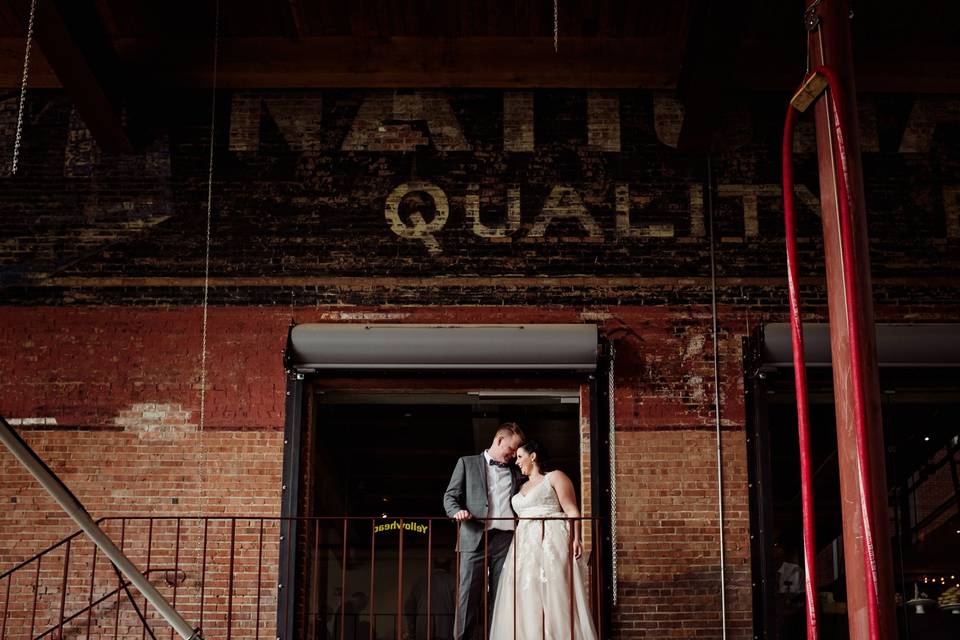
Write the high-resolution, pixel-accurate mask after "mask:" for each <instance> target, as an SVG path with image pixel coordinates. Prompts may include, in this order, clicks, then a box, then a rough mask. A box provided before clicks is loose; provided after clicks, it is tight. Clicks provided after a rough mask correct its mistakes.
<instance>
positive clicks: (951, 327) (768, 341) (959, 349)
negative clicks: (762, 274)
mask: <svg viewBox="0 0 960 640" xmlns="http://www.w3.org/2000/svg"><path fill="white" fill-rule="evenodd" d="M875 327H876V332H877V333H876V335H877V362H878V364H879V366H881V367H957V366H960V324H877V325H875ZM803 343H804V344H803V347H804V348H803V351H804V357H805V359H806V362H807V366H808V367H829V366H830V363H831V358H830V327H829V325H826V324H804V325H803ZM761 359H762V361H763V364H765V365H767V366H773V367H792V366H793V349H792V348H791V343H790V324H789V323H786V322H778V323H771V324H767V325H764V327H763V349H762V351H761Z"/></svg>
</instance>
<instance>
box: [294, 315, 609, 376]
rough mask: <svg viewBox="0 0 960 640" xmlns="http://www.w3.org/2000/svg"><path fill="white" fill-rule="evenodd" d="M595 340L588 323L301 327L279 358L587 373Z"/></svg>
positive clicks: (300, 363)
mask: <svg viewBox="0 0 960 640" xmlns="http://www.w3.org/2000/svg"><path fill="white" fill-rule="evenodd" d="M597 339H598V336H597V327H596V326H595V325H590V324H526V325H507V324H503V325H471V324H461V325H427V324H403V325H396V324H301V325H297V326H295V327H293V329H292V330H291V332H290V342H289V344H288V346H287V359H288V363H289V365H290V366H292V367H294V368H296V369H298V370H318V369H347V370H349V369H364V370H373V369H394V370H395V369H409V370H419V369H457V370H470V369H486V370H505V371H508V370H512V371H518V370H555V371H593V370H594V369H596V367H597Z"/></svg>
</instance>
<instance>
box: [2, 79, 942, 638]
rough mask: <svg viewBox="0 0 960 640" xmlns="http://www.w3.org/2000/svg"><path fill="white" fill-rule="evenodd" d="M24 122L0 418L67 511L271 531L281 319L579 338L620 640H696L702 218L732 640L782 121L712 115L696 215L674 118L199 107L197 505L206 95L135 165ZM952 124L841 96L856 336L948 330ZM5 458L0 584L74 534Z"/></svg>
mask: <svg viewBox="0 0 960 640" xmlns="http://www.w3.org/2000/svg"><path fill="white" fill-rule="evenodd" d="M31 95H32V97H31V100H30V104H29V109H28V115H29V118H28V122H29V126H28V128H27V134H26V139H25V147H24V150H23V152H24V153H23V157H22V162H23V165H22V166H23V168H24V170H23V172H22V173H21V174H20V175H18V176H15V177H14V176H9V175H6V174H2V175H0V286H2V289H0V305H2V307H0V366H2V372H0V413H2V414H3V415H4V416H6V417H8V418H15V419H19V420H21V421H24V423H23V429H24V434H25V437H26V439H27V440H28V441H29V442H30V443H31V444H32V445H34V446H35V447H37V449H38V450H39V451H40V453H41V455H43V456H45V458H46V459H47V461H48V463H49V464H50V466H51V467H52V468H53V469H54V471H56V472H57V473H59V474H61V475H62V476H63V477H64V478H65V479H66V480H67V482H68V483H69V484H70V485H71V487H72V488H73V489H74V490H75V492H76V493H77V495H78V496H79V497H80V498H81V500H83V501H85V502H86V503H87V505H88V507H89V508H90V509H91V511H92V512H93V513H94V515H96V516H106V515H117V514H129V513H154V514H160V513H178V514H188V513H193V512H195V510H196V509H197V508H199V505H198V503H199V502H203V503H204V506H205V511H207V512H221V513H236V512H237V511H241V512H242V515H255V514H264V515H275V514H277V513H278V512H279V484H280V473H281V461H280V456H281V453H282V437H281V432H280V428H281V425H282V421H283V416H282V411H283V404H282V403H283V389H284V377H283V371H282V367H281V362H280V351H281V349H282V348H283V345H284V341H285V337H286V329H287V326H288V323H289V321H290V319H291V318H294V319H296V320H297V321H298V322H438V323H465V322H489V323H516V322H545V323H549V322H591V323H596V324H598V325H599V326H600V327H601V330H602V331H604V332H605V333H606V334H607V335H608V336H609V337H610V338H611V339H613V340H615V341H616V343H617V352H618V359H617V365H616V376H617V389H616V395H615V404H616V417H617V429H618V431H617V470H616V474H617V484H618V500H617V509H618V514H619V518H618V522H619V527H620V529H619V536H618V559H619V567H620V578H621V582H620V591H619V594H618V595H619V601H620V604H619V606H618V608H617V610H616V611H615V627H616V632H617V634H618V636H617V637H624V638H627V637H663V636H672V637H720V635H721V634H720V628H719V584H720V579H719V548H718V539H719V530H718V527H719V522H718V519H717V518H718V509H717V507H718V505H717V485H716V478H715V466H716V458H715V456H716V443H715V439H714V425H715V420H716V409H715V407H714V406H713V395H714V394H713V391H714V389H713V344H712V337H711V334H710V327H711V322H712V318H711V314H710V307H709V303H710V300H711V288H710V279H709V275H710V262H709V255H710V244H709V241H708V235H709V234H708V227H707V225H708V223H709V210H708V205H709V201H710V200H712V201H713V203H714V224H715V231H716V236H717V242H716V246H715V249H716V267H717V276H718V287H719V288H718V290H717V296H718V300H719V303H720V334H719V336H718V338H719V349H720V351H719V356H720V367H721V370H720V381H721V386H720V396H721V412H720V417H721V422H722V427H723V443H722V444H723V446H722V461H721V463H722V468H723V473H724V483H725V484H724V505H723V506H724V514H725V536H726V538H725V539H726V546H725V556H726V565H725V571H726V579H727V590H726V597H727V604H728V607H729V610H728V621H729V631H730V634H731V636H732V637H740V638H746V637H748V636H749V635H750V619H751V611H750V585H749V575H748V571H749V569H748V568H747V564H748V554H749V535H748V531H747V527H748V522H749V518H748V515H747V508H748V507H747V493H746V466H745V465H746V461H745V452H744V449H745V446H744V436H743V422H744V416H743V388H742V379H741V373H740V367H741V361H742V354H741V353H740V350H741V338H742V337H743V336H744V335H747V334H748V333H749V332H750V331H751V330H752V329H753V328H754V327H756V326H757V325H759V324H761V323H763V322H765V321H770V320H776V321H781V320H783V319H784V318H785V314H784V309H785V308H786V298H785V286H784V285H785V282H784V273H785V267H784V262H783V231H782V228H781V222H780V215H781V211H780V203H779V187H778V186H777V183H778V180H779V142H778V141H779V135H780V133H779V130H780V126H781V121H780V118H781V117H782V113H783V108H782V107H783V102H784V100H782V99H780V97H777V96H763V95H759V96H751V97H749V99H748V101H747V102H746V103H744V104H743V105H742V108H739V109H737V110H736V111H735V112H734V113H731V114H730V117H729V118H727V119H726V123H727V124H726V126H725V128H724V130H723V131H722V132H721V138H722V140H723V141H724V149H725V151H723V152H721V153H719V154H717V155H715V156H714V157H712V158H711V165H712V166H711V169H712V172H713V175H714V176H715V179H716V182H717V184H716V188H715V192H714V193H713V194H712V195H713V198H708V197H707V195H708V193H707V191H706V190H705V188H704V185H705V181H706V175H707V164H706V159H705V158H703V157H697V156H687V155H684V154H680V153H678V152H677V151H676V150H675V148H674V147H673V146H674V145H675V134H676V131H677V129H678V127H679V125H680V122H681V121H682V113H681V112H680V111H679V110H677V109H676V103H675V100H674V99H673V97H672V96H670V95H669V94H662V93H658V94H652V93H648V92H639V91H622V92H599V93H598V92H586V91H535V92H498V91H460V92H440V93H437V92H416V91H400V92H361V91H323V92H313V91H311V92H307V91H304V92H292V91H291V92H248V91H237V92H232V93H228V92H224V93H222V94H221V97H222V99H220V100H219V105H220V109H221V113H220V116H221V117H220V118H218V122H220V123H221V124H220V126H219V127H218V131H217V134H216V140H215V142H216V155H215V160H216V163H215V164H216V171H215V178H216V179H215V182H214V188H213V207H212V228H213V237H212V245H211V256H212V264H211V284H212V288H211V289H210V300H211V303H212V304H213V308H212V309H211V312H210V326H209V329H210V330H209V353H208V360H207V361H208V365H209V378H208V388H209V393H208V395H207V414H206V421H205V427H206V428H205V430H204V434H205V435H204V438H205V445H204V451H206V452H207V453H206V456H207V457H209V458H210V460H209V462H210V465H209V468H208V471H209V472H210V473H209V475H208V477H207V478H206V479H205V482H204V483H203V484H204V486H207V487H209V488H210V491H209V495H208V496H207V497H206V498H205V499H204V500H201V495H200V488H199V487H200V482H199V478H198V474H197V473H196V468H197V465H198V461H197V456H198V447H197V446H196V443H197V441H198V439H199V435H198V433H197V428H198V424H199V418H198V410H199V397H198V388H199V381H200V320H201V316H202V312H201V310H200V308H199V304H200V301H201V300H202V293H203V292H202V284H203V278H202V276H203V272H204V270H203V256H204V252H205V245H204V229H205V225H206V213H207V207H206V187H207V185H206V175H207V173H206V171H207V164H206V163H207V158H208V156H207V153H208V144H209V139H208V129H207V127H208V121H207V120H206V118H207V114H208V108H209V95H208V94H206V93H204V92H196V93H193V92H183V93H180V94H177V95H176V96H175V98H176V99H171V105H170V108H169V109H167V110H166V112H167V117H168V119H169V120H168V121H166V122H159V123H157V129H156V131H155V132H154V134H155V135H154V136H153V139H152V142H151V143H150V144H149V145H148V146H147V147H145V148H144V149H142V150H140V151H139V152H138V153H137V154H135V155H133V156H128V157H123V158H120V157H111V156H108V155H106V154H103V153H101V152H100V151H99V150H98V149H97V147H96V145H95V144H93V143H92V142H91V140H90V137H89V134H88V132H86V131H85V129H84V128H83V126H82V123H80V122H79V121H78V119H77V118H76V117H75V115H74V114H73V113H72V111H71V108H70V106H69V103H68V102H67V101H66V100H65V99H64V98H63V96H62V95H60V94H59V93H56V92H47V91H36V92H32V94H31ZM955 103H956V99H955V98H953V97H950V96H945V97H928V96H920V97H918V98H917V105H918V106H917V107H916V108H915V109H914V112H913V113H911V116H910V119H909V122H908V124H907V128H906V131H904V132H900V133H899V134H897V132H896V131H894V132H893V133H892V134H891V132H890V131H888V130H887V129H885V128H884V124H883V123H886V122H888V120H889V118H885V117H884V114H883V113H882V109H883V104H884V102H883V101H882V100H878V99H875V97H871V96H867V97H865V100H864V104H866V105H867V106H866V107H865V109H867V110H868V111H869V109H874V115H873V117H864V118H862V122H863V124H862V126H863V127H864V129H865V130H864V132H862V138H863V139H864V140H865V147H864V148H865V155H864V163H865V172H866V190H867V202H868V209H869V211H870V234H871V238H872V241H871V251H872V252H873V253H872V256H873V262H874V284H875V297H876V300H877V304H878V308H877V311H876V317H877V320H878V321H917V322H921V321H938V320H939V321H955V320H956V318H957V317H960V286H958V284H960V278H958V276H960V250H958V249H960V223H958V222H957V221H958V220H960V217H958V216H960V214H958V212H960V200H958V199H957V194H958V193H960V186H958V185H960V144H958V138H957V135H958V128H957V125H956V123H955V122H954V121H952V120H951V118H952V116H951V114H953V113H955V111H956V110H955V109H954V107H953V106H951V105H955ZM9 107H10V100H9V99H4V100H3V101H0V148H5V145H6V144H7V142H8V138H9V135H10V132H11V131H12V128H11V127H10V126H8V125H9V122H10V119H11V118H12V117H14V116H15V110H13V109H11V108H9ZM877 110H880V111H881V112H878V111H877ZM868 115H869V114H868ZM878 123H879V124H878ZM810 139H811V135H810V131H809V130H808V129H802V130H801V132H800V135H799V136H798V140H797V152H798V157H797V176H798V180H799V188H798V196H799V197H800V206H801V221H800V224H801V235H802V236H803V239H802V240H801V251H802V256H801V261H802V265H803V270H802V280H801V282H802V285H803V287H804V295H805V301H806V303H807V305H808V306H807V311H808V313H809V314H810V317H812V318H820V319H822V318H824V317H825V312H824V304H825V295H824V291H823V286H822V268H821V267H820V266H819V261H818V258H817V256H818V254H819V252H820V241H819V240H818V236H819V221H818V220H817V218H816V216H815V205H816V195H815V194H816V193H817V181H816V164H815V158H814V156H813V154H812V147H811V146H810ZM891 141H892V142H891ZM184 459H186V460H189V462H188V464H186V465H184V464H183V460H184ZM0 461H2V462H3V465H2V467H0V469H2V471H0V502H2V503H3V504H4V509H3V511H2V513H0V524H2V528H0V567H2V568H5V567H6V566H9V565H10V564H11V563H13V562H15V561H16V560H18V559H22V558H24V557H27V556H29V555H30V554H31V553H32V552H34V551H36V550H39V549H40V548H41V547H43V546H46V545H47V544H49V543H50V542H51V541H54V540H57V539H60V538H62V537H63V536H64V535H65V534H67V533H69V532H70V530H71V527H70V526H69V525H68V524H67V523H66V522H64V520H63V519H62V518H61V517H60V516H59V515H58V514H57V512H56V510H55V509H54V508H53V506H52V505H51V504H49V502H47V501H46V499H45V498H43V497H42V496H41V494H40V493H39V492H38V490H36V489H35V488H34V486H33V484H32V481H31V480H30V479H29V478H27V477H26V476H25V475H23V474H22V473H21V472H20V471H19V470H18V469H17V468H16V467H14V466H12V465H11V464H10V460H9V457H7V454H6V453H3V452H0ZM174 498H176V499H177V503H176V504H174V503H173V499H174ZM14 499H15V500H16V502H14ZM245 535H247V534H245ZM275 557H276V555H275V553H274V555H273V556H272V559H271V562H273V561H274V559H275ZM191 579H192V578H191ZM188 581H189V579H188ZM191 584H192V585H193V587H185V589H187V590H188V591H189V589H191V588H194V587H195V582H193V583H191ZM265 584H266V583H265ZM182 597H188V596H182ZM265 597H270V596H269V595H267V596H265ZM249 604H250V603H247V605H246V606H247V609H246V612H247V613H249V612H250V611H251V609H250V608H249ZM105 624H106V623H105Z"/></svg>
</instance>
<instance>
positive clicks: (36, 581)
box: [30, 556, 43, 638]
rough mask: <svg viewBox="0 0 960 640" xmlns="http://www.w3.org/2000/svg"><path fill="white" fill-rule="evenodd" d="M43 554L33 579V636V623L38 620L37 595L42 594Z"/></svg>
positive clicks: (31, 632)
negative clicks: (41, 570)
mask: <svg viewBox="0 0 960 640" xmlns="http://www.w3.org/2000/svg"><path fill="white" fill-rule="evenodd" d="M41 560H43V556H40V557H39V558H37V575H36V577H35V578H34V579H33V613H31V614H30V637H31V638H32V637H33V625H34V623H36V621H37V597H38V596H39V595H40V561H41Z"/></svg>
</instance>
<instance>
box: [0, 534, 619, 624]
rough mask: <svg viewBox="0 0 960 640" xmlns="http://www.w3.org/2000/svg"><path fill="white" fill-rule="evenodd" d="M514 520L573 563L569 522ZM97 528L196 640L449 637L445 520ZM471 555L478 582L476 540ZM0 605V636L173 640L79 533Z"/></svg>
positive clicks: (48, 554)
mask: <svg viewBox="0 0 960 640" xmlns="http://www.w3.org/2000/svg"><path fill="white" fill-rule="evenodd" d="M526 520H528V521H534V522H528V523H527V524H525V525H524V526H527V527H530V526H533V527H536V526H537V524H536V523H539V527H540V532H541V534H540V535H541V538H542V537H543V535H544V533H543V532H545V531H549V528H550V525H548V524H547V523H548V522H550V521H555V520H559V521H565V522H566V523H568V526H566V527H565V528H564V530H565V531H567V532H568V534H567V539H566V544H567V546H568V552H569V556H568V558H572V555H573V537H572V536H570V535H569V530H570V527H569V524H570V523H572V519H568V518H562V517H561V518H556V517H553V518H530V519H526ZM287 521H296V524H297V525H298V526H297V531H298V534H297V540H296V546H297V550H298V558H299V559H300V560H299V561H298V562H297V566H296V568H295V573H296V576H295V581H294V584H292V585H291V586H292V587H294V588H293V589H292V590H291V593H292V594H294V595H293V597H294V599H295V604H294V606H293V607H292V608H287V607H284V608H283V610H282V611H281V610H279V609H278V601H279V600H280V598H279V596H280V591H281V588H282V587H281V586H280V584H279V576H278V558H279V553H280V535H281V526H280V525H281V523H283V522H287ZM97 523H98V524H99V525H100V526H101V528H102V529H103V530H104V531H105V532H106V533H107V534H108V535H109V536H110V537H111V538H112V539H113V540H115V541H117V546H118V547H119V548H120V549H121V550H122V551H123V552H124V554H126V555H127V557H129V558H130V560H131V561H132V562H133V563H134V564H136V565H137V567H138V568H140V569H141V570H142V572H143V574H144V575H145V576H147V577H148V579H149V580H150V582H151V584H153V585H154V586H155V587H156V588H157V590H158V591H159V592H161V593H162V594H163V595H164V597H166V598H167V600H168V601H169V602H170V603H171V604H172V605H173V607H174V608H176V610H177V611H178V612H179V613H180V614H181V615H182V616H183V617H184V618H185V619H186V620H187V621H189V622H191V623H196V626H197V627H199V628H200V629H202V632H203V637H204V638H206V639H207V640H210V639H212V638H226V639H227V640H232V639H233V638H251V639H259V638H276V637H279V636H280V635H281V631H282V630H284V629H292V630H293V633H294V636H295V637H310V638H318V639H323V640H357V639H359V638H365V639H366V640H383V639H384V638H394V639H395V640H401V639H404V638H430V639H431V640H432V639H434V638H447V637H452V634H451V635H448V634H450V632H451V631H452V628H453V625H455V624H456V623H457V616H458V615H461V613H462V612H458V611H457V605H456V603H457V602H459V599H460V579H459V578H460V562H459V561H458V555H457V554H456V553H455V552H454V549H455V547H456V546H458V544H459V541H460V537H461V527H462V525H461V524H460V523H456V522H454V521H453V520H451V519H449V518H432V517H428V518H412V517H400V516H397V517H390V518H383V517H379V518H373V517H315V518H279V517H272V518H266V517H231V516H217V517H200V516H130V517H117V518H101V519H100V520H98V521H97ZM577 525H578V526H580V527H581V528H582V535H581V540H582V544H583V550H584V551H583V552H584V558H588V559H589V562H587V563H586V568H587V571H586V572H585V573H586V575H585V576H584V577H585V582H584V584H585V588H586V589H587V592H586V598H587V602H588V603H589V615H590V617H591V618H592V620H593V622H594V624H595V625H596V627H597V632H598V637H600V638H603V637H604V629H603V618H604V616H603V615H602V612H603V607H604V575H603V562H602V558H601V546H602V545H600V544H599V541H600V540H602V534H603V532H602V530H601V527H602V523H601V522H600V520H599V519H597V518H580V519H578V522H577ZM482 549H483V566H484V571H487V569H488V567H489V557H490V556H489V531H488V530H485V531H484V533H483V543H482ZM507 562H512V563H513V566H514V568H516V566H517V556H516V546H514V552H513V555H512V557H508V558H506V560H505V561H504V563H505V564H504V567H505V568H504V571H506V570H507V569H506V563H507ZM559 562H561V563H562V562H564V560H562V559H561V560H559ZM563 569H564V570H566V571H567V574H568V579H567V580H566V582H567V585H566V586H565V588H566V589H567V590H568V598H567V605H568V607H569V614H570V621H571V622H570V633H571V635H570V637H571V638H572V637H574V636H573V632H574V625H573V616H574V602H575V594H574V585H575V581H574V579H573V572H574V571H581V568H578V567H577V566H576V563H575V562H574V561H572V560H569V559H568V560H567V561H566V566H564V567H563ZM514 580H515V581H516V572H514ZM287 588H289V587H287ZM514 588H515V589H516V588H517V585H516V584H514ZM451 589H452V593H451V592H450V590H451ZM288 595H289V594H288ZM0 598H2V600H0V638H4V639H5V638H11V639H13V638H17V639H20V638H24V639H27V640H38V639H40V638H57V639H58V640H62V639H63V638H75V637H84V638H113V639H115V640H117V639H119V638H140V639H141V640H145V639H146V638H147V637H150V638H159V637H164V636H166V637H169V638H171V640H172V638H174V632H173V629H171V628H170V627H169V626H167V625H166V623H164V622H163V620H162V619H161V617H160V616H159V615H158V613H157V612H156V611H155V610H154V609H153V607H151V606H149V605H148V603H147V602H146V600H144V599H143V597H142V596H141V595H139V594H138V593H137V592H136V591H133V590H131V589H129V582H128V581H127V580H125V579H123V577H122V576H120V575H119V573H117V572H116V570H115V568H114V567H113V565H112V563H111V562H110V561H109V560H108V559H106V558H105V557H104V556H103V554H98V550H97V547H96V546H95V545H94V544H92V543H91V542H90V540H88V539H87V538H86V537H84V536H83V534H82V533H81V532H77V533H74V534H72V535H70V536H69V537H67V538H65V539H63V540H61V541H59V542H57V543H56V544H54V545H52V546H50V547H48V548H47V549H45V550H43V551H42V552H40V553H38V554H35V555H33V556H32V557H30V558H28V559H27V560H24V561H23V562H20V563H19V564H18V565H16V566H15V567H13V568H12V569H10V570H8V571H6V572H4V573H2V574H0ZM477 606H478V608H482V611H481V610H478V611H477V616H478V618H480V619H481V620H482V628H483V632H484V637H487V636H488V635H489V634H488V627H487V622H488V620H489V613H490V611H491V609H492V607H493V602H492V601H491V599H490V598H489V597H488V595H487V590H486V589H483V598H482V602H481V603H479V604H478V605H477ZM451 608H452V609H453V610H451ZM290 609H292V614H289V613H288V611H290ZM520 613H521V614H524V613H525V612H520ZM562 613H563V614H566V613H567V612H566V611H564V612H562ZM289 615H292V616H293V619H292V620H291V619H289V617H288V616H289ZM513 615H516V612H514V614H513ZM543 635H544V637H546V630H545V629H544V631H543ZM283 637H284V638H286V637H287V636H286V635H284V636H283Z"/></svg>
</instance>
